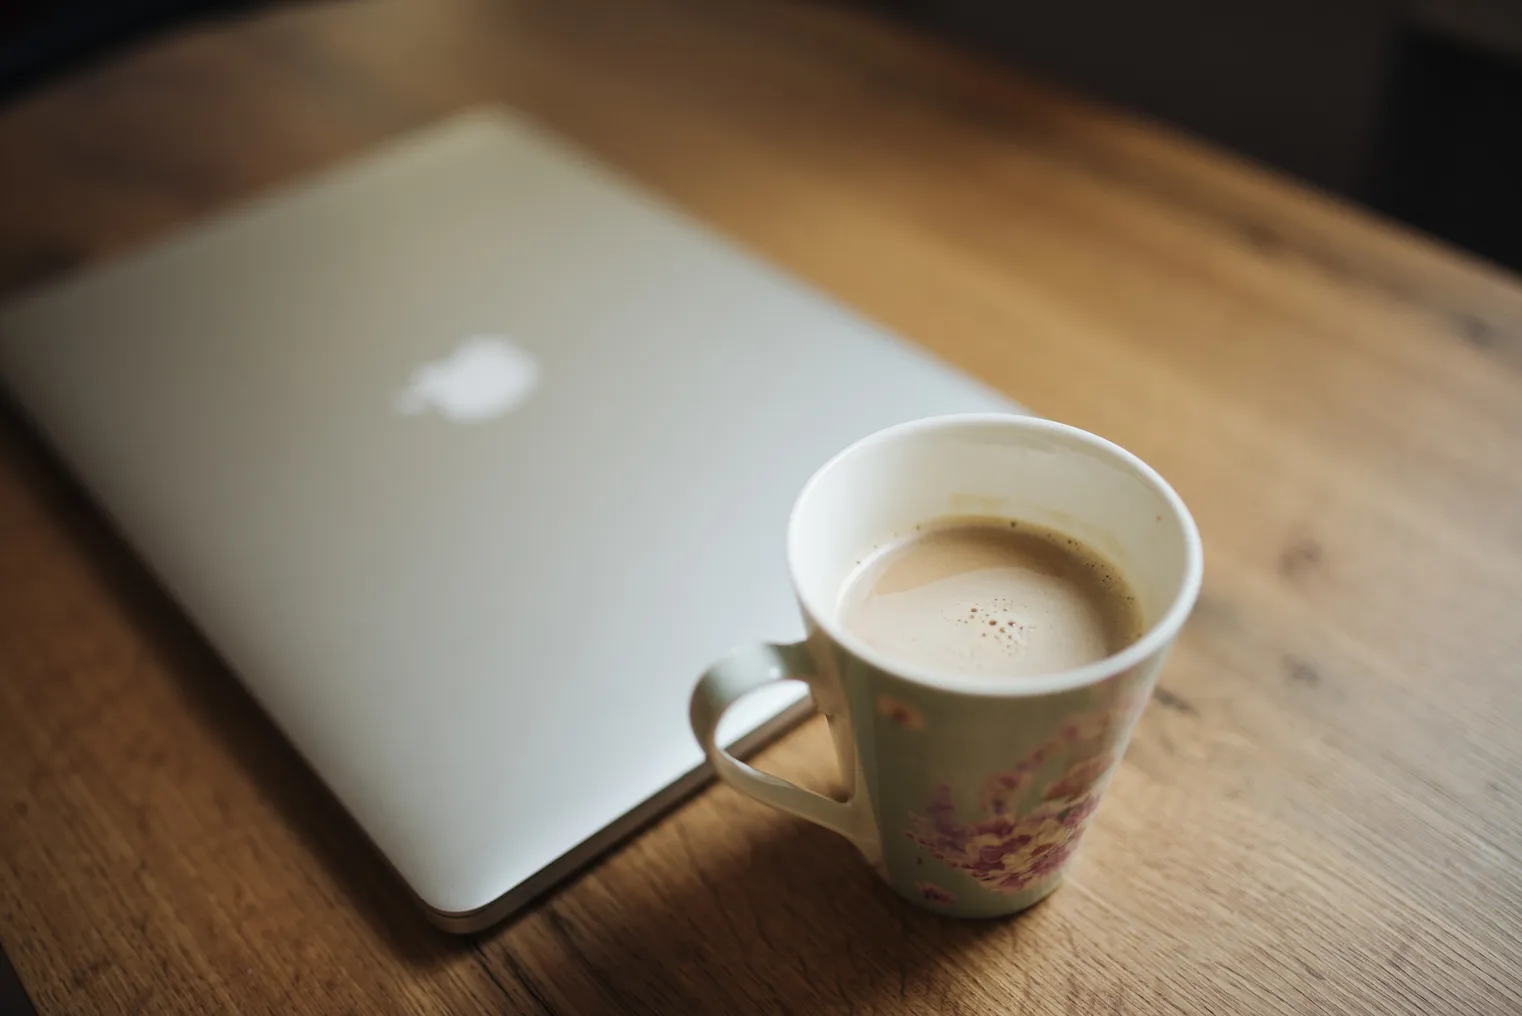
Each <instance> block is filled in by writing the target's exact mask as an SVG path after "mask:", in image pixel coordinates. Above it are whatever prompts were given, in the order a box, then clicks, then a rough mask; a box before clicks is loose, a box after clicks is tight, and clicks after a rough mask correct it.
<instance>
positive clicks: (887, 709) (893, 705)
mask: <svg viewBox="0 0 1522 1016" xmlns="http://www.w3.org/2000/svg"><path fill="white" fill-rule="evenodd" d="M877 713H878V715H879V716H883V717H886V718H887V719H889V720H891V721H893V722H894V723H896V724H898V725H899V726H900V727H903V728H904V729H905V730H924V729H925V717H924V714H922V713H921V712H920V711H919V710H918V709H916V708H914V707H913V706H911V705H910V704H909V703H907V702H902V701H900V700H899V699H896V698H894V697H893V696H891V695H879V696H878V697H877Z"/></svg>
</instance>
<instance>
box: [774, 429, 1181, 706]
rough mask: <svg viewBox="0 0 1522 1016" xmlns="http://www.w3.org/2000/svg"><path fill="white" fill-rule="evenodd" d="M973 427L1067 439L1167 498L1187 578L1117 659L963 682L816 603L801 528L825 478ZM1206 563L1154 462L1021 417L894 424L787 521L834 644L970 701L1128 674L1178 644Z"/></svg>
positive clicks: (817, 476) (817, 477)
mask: <svg viewBox="0 0 1522 1016" xmlns="http://www.w3.org/2000/svg"><path fill="white" fill-rule="evenodd" d="M967 424H990V425H994V426H998V427H1006V428H1014V429H1016V430H1025V431H1038V432H1045V433H1049V434H1060V435H1062V436H1064V437H1067V438H1071V439H1073V440H1075V441H1076V442H1077V443H1079V444H1083V445H1087V446H1088V447H1090V448H1092V449H1095V450H1097V451H1099V452H1102V453H1103V454H1104V455H1106V456H1108V457H1110V458H1112V459H1114V460H1116V461H1118V462H1119V463H1120V464H1121V465H1123V466H1125V467H1126V468H1128V469H1129V470H1131V471H1132V472H1133V473H1134V474H1135V475H1136V476H1137V477H1138V478H1139V479H1141V480H1142V481H1143V482H1145V483H1146V484H1147V485H1148V486H1150V487H1151V488H1152V489H1153V490H1154V491H1155V492H1156V493H1158V494H1159V495H1160V496H1161V497H1162V498H1163V500H1164V501H1165V502H1166V503H1167V505H1168V507H1169V509H1170V510H1171V511H1172V512H1173V516H1174V519H1175V520H1176V521H1177V522H1178V524H1179V527H1180V529H1181V530H1182V532H1183V539H1184V574H1183V578H1182V580H1181V581H1180V582H1179V588H1178V591H1177V592H1176V593H1175V594H1174V596H1173V599H1172V601H1171V602H1170V603H1169V604H1168V609H1167V610H1165V611H1163V614H1162V616H1161V617H1160V618H1159V619H1158V620H1157V622H1156V623H1155V624H1153V625H1152V626H1151V627H1149V628H1148V629H1147V630H1146V631H1145V632H1144V633H1143V634H1142V637H1141V638H1139V639H1137V640H1136V641H1135V642H1133V643H1131V644H1130V645H1129V646H1127V647H1126V648H1124V649H1122V650H1121V651H1120V652H1118V653H1113V654H1111V655H1110V656H1106V657H1104V658H1103V659H1100V660H1095V661H1094V662H1092V663H1086V664H1084V665H1083V666H1081V667H1073V668H1070V669H1068V670H1058V671H1053V672H1051V673H1048V674H1037V675H1034V676H1014V675H1005V676H997V677H960V676H957V675H955V674H946V673H937V672H934V671H931V670H928V669H925V668H920V667H914V666H910V665H908V664H904V663H896V662H894V661H893V660H891V659H890V658H889V657H888V656H887V655H885V654H883V653H881V652H879V651H878V650H876V649H874V648H872V647H871V646H869V645H867V644H866V643H865V642H864V641H862V640H861V639H860V638H858V637H857V636H855V635H853V634H851V633H850V632H848V631H846V630H845V629H844V628H842V627H841V626H840V625H839V624H837V623H836V622H835V620H834V617H833V615H832V614H831V613H826V612H824V611H821V610H820V609H819V607H818V604H816V603H815V602H813V598H812V597H810V595H809V594H808V592H807V591H806V590H804V589H803V587H802V584H801V583H800V582H799V581H798V575H799V569H798V561H797V553H798V527H799V516H800V514H801V512H802V510H803V506H804V504H805V503H806V502H807V501H808V499H809V495H810V494H811V493H812V492H813V490H814V488H815V487H816V486H818V485H819V483H820V482H821V480H822V479H823V477H824V476H826V475H827V474H828V473H830V472H831V471H832V470H833V469H835V467H836V466H838V465H839V464H840V463H841V462H843V461H845V460H846V459H848V458H850V457H851V456H853V455H856V454H858V453H859V452H861V451H863V450H865V449H867V448H871V447H873V446H875V445H880V444H886V443H888V442H891V441H897V440H901V439H902V438H904V437H906V436H909V435H911V434H916V433H920V432H923V431H930V430H940V429H943V428H947V427H954V426H964V425H967ZM1204 558H1205V552H1204V547H1203V545H1202V543H1201V540H1200V531H1199V527H1198V526H1197V525H1196V524H1195V521H1194V516H1192V515H1191V514H1190V513H1189V509H1188V508H1187V507H1186V506H1185V504H1184V500H1183V498H1181V497H1179V496H1178V493H1177V492H1176V491H1175V490H1174V489H1173V488H1172V487H1171V486H1169V484H1168V481H1167V480H1164V479H1163V478H1162V476H1161V475H1159V473H1158V472H1157V470H1155V469H1153V468H1152V467H1151V466H1149V465H1147V463H1145V462H1144V461H1142V460H1141V459H1140V458H1138V457H1137V456H1136V455H1135V454H1133V453H1132V452H1129V451H1127V450H1126V449H1124V448H1122V447H1121V446H1120V445H1118V444H1116V443H1115V442H1113V441H1110V440H1108V439H1106V438H1102V437H1100V436H1099V435H1097V434H1091V433H1089V432H1088V431H1086V430H1083V429H1081V428H1078V427H1074V426H1072V425H1070V424H1066V423H1058V422H1057V421H1056V420H1048V419H1044V418H1042V417H1039V416H1025V415H1021V414H1016V413H953V414H947V415H942V416H927V417H922V418H920V419H917V420H909V421H907V422H905V423H899V424H894V425H893V426H891V427H885V428H883V429H882V430H879V431H876V432H874V433H872V434H868V435H867V436H866V437H864V438H861V439H860V440H857V441H855V442H853V443H851V444H849V445H847V446H846V447H845V448H842V449H841V450H840V451H838V452H836V453H835V454H834V455H833V456H831V457H830V459H829V461H827V462H826V463H825V464H824V465H822V466H820V467H819V468H818V469H817V470H815V471H814V475H813V476H811V477H809V480H808V482H807V483H805V484H804V485H803V489H802V490H800V491H799V492H798V497H797V498H796V499H795V500H794V501H793V508H792V511H791V513H790V514H789V516H788V523H787V565H788V574H789V577H790V579H791V580H792V583H793V592H794V594H795V595H796V596H797V597H798V602H799V603H801V604H802V605H803V609H804V611H805V612H806V613H807V614H808V616H809V619H810V620H811V621H812V622H813V623H814V624H815V625H817V626H818V627H819V628H820V630H822V631H823V632H824V633H825V634H826V635H828V636H829V637H830V639H831V640H833V641H834V642H836V643H837V644H838V645H840V646H841V647H842V648H844V649H846V650H847V651H848V652H850V653H851V655H853V656H855V657H857V658H858V659H860V660H862V661H863V662H864V663H867V664H869V665H871V666H872V667H875V668H876V669H878V670H880V671H882V672H883V673H886V674H891V675H893V676H895V677H898V678H900V679H902V680H905V681H909V682H911V683H913V684H919V685H924V686H926V687H929V688H935V689H939V690H942V691H949V692H956V693H959V694H965V695H981V696H985V697H990V698H1028V697H1035V696H1039V695H1050V694H1052V693H1054V692H1063V691H1071V690H1073V689H1076V688H1083V687H1087V686H1089V685H1094V684H1098V683H1100V682H1101V681H1105V680H1107V679H1109V678H1112V677H1115V676H1116V675H1118V674H1122V673H1125V672H1126V671H1128V670H1130V669H1131V668H1133V667H1135V666H1136V665H1138V664H1139V663H1141V662H1143V661H1144V660H1146V659H1148V658H1149V657H1151V656H1153V655H1154V654H1156V653H1158V652H1160V651H1162V650H1164V649H1166V648H1167V647H1168V645H1169V644H1170V643H1171V642H1172V641H1173V639H1174V638H1175V637H1177V635H1178V632H1179V629H1180V628H1182V627H1183V624H1184V621H1185V620H1186V619H1187V618H1188V617H1189V612H1190V610H1192V609H1193V607H1194V603H1195V600H1196V599H1197V598H1198V596H1199V592H1200V585H1201V582H1202V581H1203V578H1204V571H1205V560H1204Z"/></svg>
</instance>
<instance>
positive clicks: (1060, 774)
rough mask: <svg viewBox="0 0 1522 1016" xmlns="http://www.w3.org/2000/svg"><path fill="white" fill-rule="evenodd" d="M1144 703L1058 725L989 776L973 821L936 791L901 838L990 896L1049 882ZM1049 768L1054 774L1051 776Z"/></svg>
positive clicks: (1072, 847) (1122, 704)
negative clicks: (1057, 766)
mask: <svg viewBox="0 0 1522 1016" xmlns="http://www.w3.org/2000/svg"><path fill="white" fill-rule="evenodd" d="M1143 704H1145V700H1137V699H1135V698H1124V699H1120V700H1117V701H1115V702H1114V703H1112V704H1111V705H1110V706H1109V707H1108V708H1105V709H1100V710H1096V711H1094V712H1092V713H1088V714H1085V715H1082V716H1079V717H1075V718H1071V719H1069V720H1067V721H1066V722H1064V724H1063V725H1062V726H1061V727H1060V728H1059V729H1058V730H1057V731H1056V732H1055V733H1054V734H1053V735H1052V736H1051V737H1050V738H1049V739H1048V740H1047V741H1046V742H1045V743H1043V744H1042V745H1040V746H1039V747H1037V748H1035V749H1034V750H1033V751H1031V752H1029V753H1028V754H1027V755H1026V756H1025V757H1024V758H1023V759H1021V760H1020V761H1019V762H1018V763H1016V764H1015V765H1014V766H1013V767H1012V768H1010V769H1007V770H1004V771H1003V772H998V773H995V774H994V775H993V776H991V777H989V779H988V780H987V782H986V783H985V785H984V787H983V792H982V795H981V797H980V798H979V804H980V807H981V811H982V815H981V816H980V817H979V818H978V819H977V820H975V821H972V822H963V821H961V820H960V819H959V818H958V817H957V814H956V806H955V805H954V804H953V803H952V800H951V788H950V787H949V786H947V785H945V784H942V785H941V786H940V787H938V788H937V789H936V791H935V793H934V794H933V796H932V797H931V800H930V803H929V805H928V806H927V807H926V809H925V811H924V812H922V813H919V814H914V815H911V816H910V819H909V828H908V831H907V835H908V837H909V838H910V839H911V840H913V841H914V842H915V843H917V844H918V845H919V846H921V847H923V848H924V849H925V850H926V851H928V852H929V853H930V855H931V856H932V857H934V858H935V859H936V860H938V861H941V862H943V863H945V864H948V865H950V866H951V867H953V868H955V869H957V870H958V871H961V872H963V873H964V874H966V875H969V876H971V877H972V878H973V879H975V880H976V881H977V882H978V883H979V884H981V885H982V886H983V887H984V888H985V889H988V890H990V891H992V892H996V893H1018V892H1023V891H1024V890H1026V889H1028V888H1030V887H1031V886H1033V885H1035V884H1037V883H1039V882H1042V881H1045V880H1046V879H1049V878H1051V877H1053V876H1055V875H1056V874H1057V873H1058V872H1060V871H1061V870H1062V868H1063V866H1064V865H1065V864H1066V863H1067V861H1068V859H1069V858H1070V857H1071V856H1072V855H1073V852H1074V851H1076V850H1077V849H1078V841H1079V839H1080V838H1081V837H1082V836H1083V831H1084V829H1085V828H1086V827H1087V826H1088V824H1089V819H1090V818H1091V817H1093V814H1094V811H1095V809H1096V808H1098V807H1099V798H1100V795H1101V794H1102V793H1103V792H1104V788H1105V786H1106V784H1108V783H1109V778H1110V774H1111V772H1112V771H1113V769H1114V768H1115V764H1116V763H1117V762H1119V761H1120V749H1121V735H1122V734H1123V732H1124V731H1126V730H1128V729H1129V728H1130V725H1131V722H1132V720H1133V718H1134V716H1135V714H1136V713H1137V712H1139V711H1140V708H1141V705H1143ZM1053 763H1059V764H1060V765H1061V768H1060V769H1058V770H1056V771H1055V772H1054V771H1053V765H1052V764H1053ZM924 884H926V883H921V885H924Z"/></svg>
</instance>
